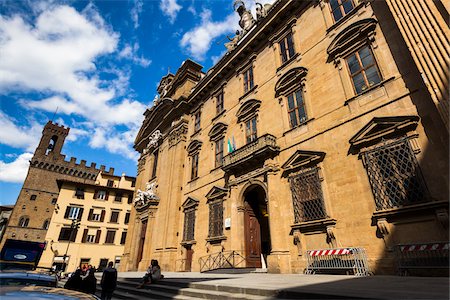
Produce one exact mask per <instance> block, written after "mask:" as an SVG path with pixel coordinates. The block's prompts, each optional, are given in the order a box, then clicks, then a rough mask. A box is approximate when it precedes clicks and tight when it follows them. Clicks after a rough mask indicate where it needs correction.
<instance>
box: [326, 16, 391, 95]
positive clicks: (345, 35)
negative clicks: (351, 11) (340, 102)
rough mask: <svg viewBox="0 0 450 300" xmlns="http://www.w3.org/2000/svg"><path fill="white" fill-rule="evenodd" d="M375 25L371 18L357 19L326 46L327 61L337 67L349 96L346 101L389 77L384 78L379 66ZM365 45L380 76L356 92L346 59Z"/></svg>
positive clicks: (369, 89)
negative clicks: (371, 83)
mask: <svg viewBox="0 0 450 300" xmlns="http://www.w3.org/2000/svg"><path fill="white" fill-rule="evenodd" d="M377 27H378V22H377V21H376V20H375V19H373V18H366V19H362V20H358V21H356V22H354V23H352V24H350V25H349V26H347V27H346V28H345V29H343V30H342V31H341V32H339V34H337V35H336V36H335V38H334V39H333V41H332V42H331V43H330V45H329V46H328V48H327V54H328V60H327V61H328V62H333V63H334V65H335V67H336V68H337V69H338V72H339V76H340V78H341V82H342V84H343V88H344V92H345V94H346V95H349V96H350V97H349V96H347V97H348V98H349V99H346V102H348V101H349V100H350V99H353V98H355V97H359V96H361V95H364V94H366V93H368V92H370V91H372V90H374V89H376V88H378V87H380V86H382V85H383V84H384V83H385V82H386V81H388V80H390V79H391V78H386V76H385V74H383V68H382V67H381V66H382V62H383V61H382V60H381V59H380V57H379V54H378V44H377V42H376V39H375V35H376V29H377ZM365 47H368V48H369V50H370V51H371V54H372V57H373V60H374V62H375V65H376V68H377V71H378V75H379V77H380V82H378V83H376V84H374V85H372V86H369V87H368V88H367V89H365V90H364V91H362V92H360V93H357V91H356V89H355V87H354V84H353V80H352V76H351V75H352V74H351V72H350V69H349V67H348V62H347V59H348V58H349V57H350V56H351V55H353V54H355V53H356V52H358V51H360V50H361V49H363V48H365ZM344 65H345V67H344Z"/></svg>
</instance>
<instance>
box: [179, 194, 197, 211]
mask: <svg viewBox="0 0 450 300" xmlns="http://www.w3.org/2000/svg"><path fill="white" fill-rule="evenodd" d="M199 203H200V201H198V200H196V199H194V198H192V197H188V198H187V199H186V201H184V202H183V204H182V205H181V207H182V208H183V211H185V210H187V209H190V208H195V207H196V206H198V204H199Z"/></svg>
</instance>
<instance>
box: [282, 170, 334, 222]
mask: <svg viewBox="0 0 450 300" xmlns="http://www.w3.org/2000/svg"><path fill="white" fill-rule="evenodd" d="M289 184H290V187H291V192H292V202H293V205H294V221H295V223H300V222H307V221H314V220H320V219H324V218H326V217H327V213H326V210H325V204H324V201H323V193H322V185H321V180H320V176H319V168H318V167H317V166H315V167H312V168H305V169H303V170H301V171H299V172H298V173H296V174H294V175H291V176H290V177H289Z"/></svg>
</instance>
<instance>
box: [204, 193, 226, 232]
mask: <svg viewBox="0 0 450 300" xmlns="http://www.w3.org/2000/svg"><path fill="white" fill-rule="evenodd" d="M222 235H223V201H222V200H216V201H213V202H210V203H209V234H208V237H219V236H222Z"/></svg>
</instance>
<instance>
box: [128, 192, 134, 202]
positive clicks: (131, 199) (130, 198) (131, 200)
mask: <svg viewBox="0 0 450 300" xmlns="http://www.w3.org/2000/svg"><path fill="white" fill-rule="evenodd" d="M127 203H128V204H131V203H133V194H131V195H128V201H127Z"/></svg>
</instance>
